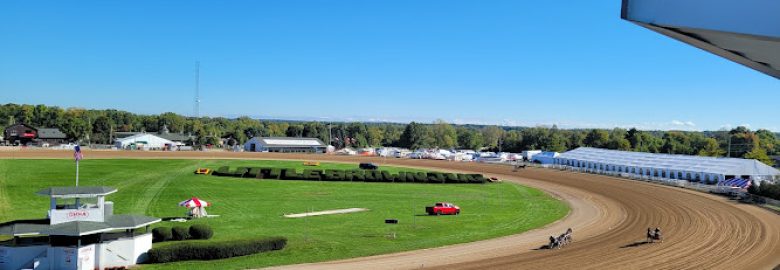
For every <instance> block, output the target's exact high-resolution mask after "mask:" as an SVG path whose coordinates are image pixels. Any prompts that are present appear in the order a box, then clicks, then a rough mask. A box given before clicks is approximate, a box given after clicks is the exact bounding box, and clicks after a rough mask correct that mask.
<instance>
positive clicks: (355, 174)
mask: <svg viewBox="0 0 780 270" xmlns="http://www.w3.org/2000/svg"><path fill="white" fill-rule="evenodd" d="M212 175H214V176H232V177H246V178H250V177H251V178H258V179H281V180H308V181H323V180H324V181H353V182H400V183H404V182H407V183H432V184H444V183H446V184H484V183H485V182H487V179H486V178H485V177H484V176H483V175H481V174H453V173H440V172H398V173H391V172H389V171H379V170H359V169H356V170H333V169H327V170H324V171H323V170H316V169H305V170H303V172H302V173H299V172H297V171H296V170H295V169H284V168H258V167H238V168H236V169H235V171H230V168H229V167H228V166H223V167H220V168H219V169H217V171H215V172H214V173H213V174H212Z"/></svg>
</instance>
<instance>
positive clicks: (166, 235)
mask: <svg viewBox="0 0 780 270" xmlns="http://www.w3.org/2000/svg"><path fill="white" fill-rule="evenodd" d="M152 239H153V241H154V242H165V241H170V240H171V239H173V233H172V232H171V228H169V227H158V228H154V229H152Z"/></svg>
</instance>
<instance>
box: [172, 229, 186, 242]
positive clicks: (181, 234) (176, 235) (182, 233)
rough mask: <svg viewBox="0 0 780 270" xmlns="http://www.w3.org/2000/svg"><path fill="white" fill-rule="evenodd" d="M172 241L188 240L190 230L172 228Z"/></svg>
mask: <svg viewBox="0 0 780 270" xmlns="http://www.w3.org/2000/svg"><path fill="white" fill-rule="evenodd" d="M172 232H173V240H176V241H183V240H187V239H189V238H190V230H188V229H187V228H185V227H173V230H172Z"/></svg>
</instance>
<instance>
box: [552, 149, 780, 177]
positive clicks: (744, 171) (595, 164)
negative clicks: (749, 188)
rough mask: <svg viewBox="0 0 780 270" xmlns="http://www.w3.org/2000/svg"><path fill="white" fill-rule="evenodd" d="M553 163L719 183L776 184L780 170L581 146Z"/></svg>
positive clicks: (747, 163) (754, 162) (754, 163)
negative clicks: (729, 181)
mask: <svg viewBox="0 0 780 270" xmlns="http://www.w3.org/2000/svg"><path fill="white" fill-rule="evenodd" d="M554 164H556V165H563V166H569V167H574V168H581V169H584V170H586V171H589V172H612V173H620V174H626V175H636V176H647V177H659V178H668V179H679V180H688V181H695V182H706V183H716V182H719V181H725V180H728V179H734V178H742V179H750V180H754V181H774V180H776V179H777V178H778V177H780V171H778V170H777V169H775V168H772V167H770V166H767V165H766V164H764V163H761V162H759V161H757V160H753V159H741V158H716V157H702V156H688V155H670V154H653V153H642V152H627V151H618V150H607V149H598V148H590V147H580V148H577V149H574V150H571V151H569V152H565V153H562V154H560V155H559V156H557V157H556V158H555V159H554Z"/></svg>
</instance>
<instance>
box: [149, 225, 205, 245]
mask: <svg viewBox="0 0 780 270" xmlns="http://www.w3.org/2000/svg"><path fill="white" fill-rule="evenodd" d="M213 235H214V231H213V230H211V227H209V226H208V225H205V224H195V225H192V226H190V227H189V228H186V227H173V229H171V228H169V227H157V228H154V229H152V239H153V241H154V242H155V243H159V242H165V241H171V240H176V241H184V240H188V239H201V240H207V239H210V238H211V236H213Z"/></svg>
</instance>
